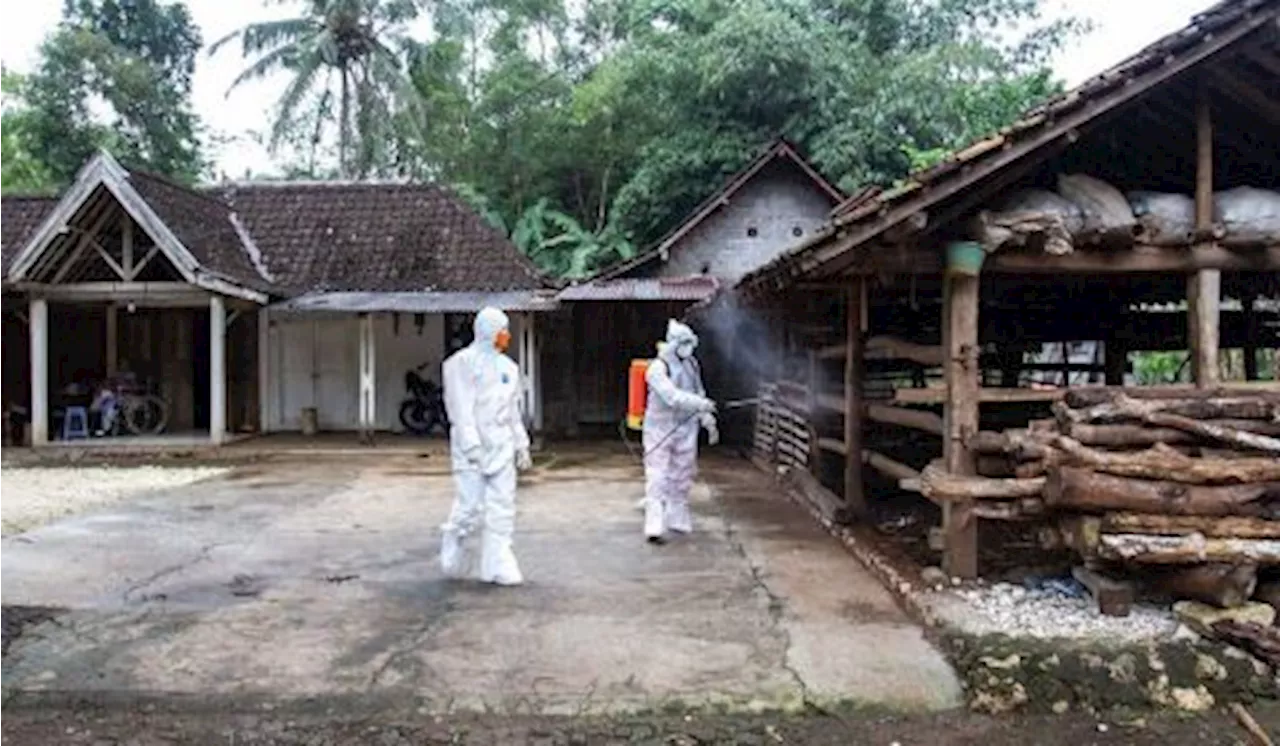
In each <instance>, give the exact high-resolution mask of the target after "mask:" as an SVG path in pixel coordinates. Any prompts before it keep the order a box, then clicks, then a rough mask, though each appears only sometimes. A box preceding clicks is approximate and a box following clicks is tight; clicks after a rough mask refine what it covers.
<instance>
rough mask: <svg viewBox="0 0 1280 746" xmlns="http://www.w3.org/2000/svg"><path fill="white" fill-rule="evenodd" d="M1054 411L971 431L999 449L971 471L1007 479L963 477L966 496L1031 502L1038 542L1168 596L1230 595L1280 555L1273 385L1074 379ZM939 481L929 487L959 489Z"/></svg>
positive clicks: (1239, 594)
mask: <svg viewBox="0 0 1280 746" xmlns="http://www.w3.org/2000/svg"><path fill="white" fill-rule="evenodd" d="M1053 414H1054V416H1053V418H1052V419H1048V420H1038V421H1033V422H1031V423H1030V424H1029V426H1028V427H1027V428H1023V429H1017V430H1009V431H1005V432H1002V433H991V432H982V433H978V434H977V435H975V436H974V437H972V438H970V440H969V444H970V446H971V447H973V448H974V450H976V451H978V452H979V453H981V454H984V456H985V458H986V459H987V460H992V459H995V460H999V459H1004V460H1005V465H1003V466H993V467H984V466H983V461H982V460H980V461H979V468H980V469H985V468H992V469H993V470H997V469H1002V468H1008V466H1012V471H1013V474H1014V478H1012V479H992V478H981V479H978V478H974V479H971V480H967V485H968V487H967V493H966V494H965V496H967V497H973V498H980V499H981V498H985V499H991V498H992V497H994V496H996V495H997V494H998V495H999V496H1000V497H1001V498H1003V499H1005V500H1018V501H1032V502H1031V505H1033V506H1034V507H1033V510H1039V511H1040V513H1041V514H1042V515H1044V516H1047V517H1048V518H1049V519H1050V520H1051V523H1050V525H1049V526H1047V527H1046V528H1045V529H1044V530H1042V531H1041V541H1042V544H1044V545H1045V546H1046V547H1062V546H1065V547H1067V548H1070V549H1071V550H1073V551H1075V552H1076V553H1078V554H1080V555H1081V556H1082V557H1083V558H1084V560H1085V562H1086V564H1087V565H1089V566H1090V567H1108V568H1109V570H1110V571H1111V572H1115V571H1117V570H1118V571H1120V572H1122V573H1123V574H1125V575H1128V576H1131V577H1132V578H1133V579H1135V580H1140V581H1141V582H1142V583H1143V585H1144V586H1145V587H1147V588H1149V589H1154V590H1158V591H1161V592H1163V593H1165V594H1167V595H1169V596H1172V597H1174V598H1186V599H1194V600H1199V601H1203V602H1206V603H1212V604H1216V605H1218V606H1222V607H1233V606H1239V605H1241V604H1243V603H1245V602H1247V601H1248V600H1249V599H1250V597H1251V596H1254V594H1255V592H1256V588H1257V570H1258V568H1259V567H1265V566H1275V565H1280V392H1270V391H1268V392H1262V393H1250V394H1248V395H1244V394H1240V393H1231V392H1221V391H1205V392H1190V393H1188V392H1184V393H1181V394H1179V395H1178V397H1177V398H1155V397H1151V398H1146V397H1143V396H1142V392H1140V390H1131V391H1124V390H1116V389H1077V390H1074V391H1071V392H1069V393H1068V394H1067V395H1066V396H1065V397H1063V400H1062V401H1059V402H1057V403H1055V404H1054V407H1053ZM952 479H955V478H954V477H952ZM923 481H924V483H925V488H926V490H927V489H930V481H929V479H927V478H926V479H925V480H923ZM938 485H939V486H938V487H936V488H934V495H933V496H934V497H935V498H937V497H939V496H943V497H945V496H946V494H950V493H952V492H962V491H964V490H960V489H958V488H957V487H955V486H953V485H948V484H944V483H941V482H939V483H938ZM1037 485H1039V489H1038V490H1037V489H1036V486H1037ZM1036 503H1038V504H1036ZM1020 507H1021V503H1020Z"/></svg>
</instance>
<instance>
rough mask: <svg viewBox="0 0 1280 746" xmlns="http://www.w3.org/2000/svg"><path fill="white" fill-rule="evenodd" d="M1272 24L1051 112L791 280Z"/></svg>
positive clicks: (1239, 29) (834, 267)
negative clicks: (1028, 132)
mask: <svg viewBox="0 0 1280 746" xmlns="http://www.w3.org/2000/svg"><path fill="white" fill-rule="evenodd" d="M1271 22H1272V21H1271V19H1270V17H1269V16H1267V15H1266V14H1259V15H1257V16H1254V17H1252V18H1248V19H1246V20H1244V21H1242V22H1241V23H1240V24H1239V25H1238V26H1236V27H1235V28H1233V29H1230V30H1228V31H1225V32H1224V33H1222V34H1221V35H1219V36H1215V37H1213V38H1212V39H1209V40H1208V41H1206V42H1205V43H1204V44H1201V45H1199V46H1198V47H1197V48H1195V49H1194V51H1188V52H1186V53H1184V54H1183V55H1182V56H1180V57H1177V58H1174V59H1173V60H1171V61H1170V62H1168V63H1167V64H1164V65H1158V66H1155V67H1153V68H1152V69H1151V70H1149V71H1147V72H1145V73H1142V74H1140V75H1136V76H1134V77H1133V78H1132V79H1130V80H1128V81H1126V84H1125V85H1122V86H1118V87H1117V88H1116V89H1115V90H1114V92H1112V93H1109V94H1106V95H1103V96H1099V97H1097V98H1095V99H1093V100H1092V101H1091V102H1090V103H1089V105H1087V106H1078V107H1076V108H1074V109H1071V110H1069V111H1067V112H1066V113H1065V114H1063V115H1061V116H1058V117H1056V118H1054V116H1053V114H1054V113H1053V112H1045V113H1044V114H1043V117H1044V121H1045V126H1044V129H1043V131H1042V132H1041V133H1040V134H1039V135H1038V136H1033V137H1028V138H1027V139H1026V140H1023V141H1021V142H1016V143H1010V144H1009V145H1008V146H1007V147H1005V148H1003V149H1002V150H1000V151H999V152H997V153H996V154H995V155H993V156H991V157H990V158H989V159H988V162H987V163H984V164H982V167H981V168H977V167H974V168H971V169H969V170H968V171H961V172H960V174H959V175H958V176H956V177H955V178H952V179H949V180H946V181H942V182H941V183H938V184H935V185H932V186H931V187H930V188H929V190H928V191H927V192H926V194H927V198H926V199H906V200H902V201H901V202H900V203H899V204H898V205H897V206H895V207H891V208H890V207H883V206H882V207H880V208H879V209H881V210H882V211H883V212H882V214H881V215H880V216H879V217H876V218H875V219H874V220H872V221H869V222H868V223H866V224H864V225H861V226H857V227H855V228H853V229H852V230H848V231H847V233H846V234H845V235H844V236H843V237H841V238H839V239H837V240H835V241H833V242H831V243H829V244H828V245H825V246H818V247H815V248H814V249H812V250H809V251H806V252H805V254H804V255H803V256H796V257H795V259H794V260H793V261H792V262H791V263H790V264H791V266H792V267H794V269H793V270H792V272H791V276H792V277H799V276H804V275H810V274H823V273H827V272H831V271H839V269H841V268H842V267H843V266H847V265H848V264H849V263H850V262H851V261H853V260H854V257H851V256H849V254H850V252H849V249H851V248H853V247H856V246H859V245H861V244H864V243H866V242H868V241H869V240H870V239H872V238H874V237H875V236H876V235H877V234H879V233H880V232H881V231H883V230H885V229H887V228H889V227H892V226H893V225H896V224H897V223H900V222H902V221H904V220H906V219H908V218H909V217H910V216H911V215H913V214H914V213H916V212H918V211H920V210H922V209H929V208H930V206H931V205H932V204H935V203H937V202H940V201H941V200H944V199H946V198H948V197H950V196H952V195H954V194H956V193H958V192H961V191H963V190H965V189H968V188H969V187H971V186H973V185H974V184H975V183H977V182H979V181H981V180H982V179H983V178H985V177H986V176H988V175H989V174H991V173H992V172H993V171H997V170H1000V169H1004V168H1007V167H1009V166H1010V165H1012V164H1014V163H1015V162H1017V161H1019V160H1021V159H1023V158H1026V157H1028V156H1033V155H1035V154H1036V153H1037V151H1040V150H1041V148H1043V147H1045V146H1046V145H1048V144H1050V143H1053V142H1055V141H1057V140H1059V139H1062V138H1065V137H1070V136H1072V135H1073V134H1074V135H1075V136H1076V137H1078V136H1079V133H1078V132H1076V130H1077V128H1079V127H1083V126H1085V125H1087V124H1092V123H1094V122H1096V121H1097V120H1098V119H1099V118H1100V117H1101V116H1102V115H1103V114H1105V113H1107V112H1109V111H1112V110H1114V109H1116V108H1117V107H1119V106H1121V105H1123V104H1125V103H1128V102H1129V101H1131V100H1133V99H1134V98H1136V97H1138V96H1140V95H1142V93H1143V92H1145V91H1147V90H1148V89H1150V88H1151V87H1152V86H1154V85H1156V84H1157V83H1160V82H1162V81H1164V80H1167V79H1169V78H1171V77H1173V76H1175V75H1178V74H1180V73H1181V72H1183V71H1184V70H1187V69H1188V68H1190V67H1192V66H1194V65H1196V64H1197V63H1199V62H1200V61H1201V60H1204V59H1206V58H1208V57H1209V56H1211V55H1213V54H1215V53H1217V52H1218V51H1220V50H1222V49H1223V48H1225V47H1228V46H1230V45H1231V44H1233V43H1234V42H1235V41H1236V40H1237V39H1240V38H1241V37H1244V36H1246V35H1248V34H1250V33H1252V32H1253V31H1254V30H1255V29H1257V28H1259V27H1260V26H1263V25H1265V24H1267V23H1271ZM874 204H875V203H873V205H874ZM872 209H875V208H874V207H873V206H872V205H868V206H867V207H864V208H859V209H857V210H854V211H853V212H851V213H850V214H849V215H848V216H846V217H845V218H844V220H843V221H840V222H843V223H846V224H847V223H848V222H852V221H853V220H856V219H860V218H863V217H868V216H869V214H868V213H869V211H870V210H872ZM944 222H945V221H942V220H941V219H935V220H932V221H930V225H931V226H941V225H943V224H944ZM841 262H843V264H842V263H841ZM771 281H773V282H776V280H774V279H773V278H772V277H769V276H762V277H760V278H758V279H757V280H756V282H753V283H752V284H753V285H755V284H762V285H763V284H764V283H766V282H771Z"/></svg>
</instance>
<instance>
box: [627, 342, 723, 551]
mask: <svg viewBox="0 0 1280 746" xmlns="http://www.w3.org/2000/svg"><path fill="white" fill-rule="evenodd" d="M697 346H698V336H697V335H696V334H694V332H693V330H692V329H690V328H689V327H688V326H685V325H684V324H681V323H680V322H678V321H675V320H674V319H673V320H671V321H668V322H667V338H666V343H665V344H664V345H661V347H660V350H659V353H658V357H657V358H656V359H655V360H654V361H653V362H652V363H651V364H650V365H649V369H648V371H646V373H645V383H646V384H647V385H648V388H649V396H648V400H647V402H646V404H645V413H644V437H643V441H644V481H645V489H644V492H645V504H644V535H645V537H646V538H647V539H649V540H650V541H653V542H661V541H663V537H664V535H665V534H666V532H667V531H668V530H671V531H675V532H677V533H684V534H687V533H689V532H690V531H692V530H693V522H692V518H691V517H690V515H689V490H690V488H691V487H693V480H694V478H695V477H696V476H697V472H698V426H699V424H701V425H702V427H704V428H706V430H707V432H708V434H709V435H710V437H711V442H712V443H713V444H714V443H715V442H716V440H717V439H718V437H719V435H718V433H717V432H716V420H715V415H714V414H712V413H713V412H714V411H715V403H714V402H712V401H711V400H710V399H708V398H707V397H706V389H705V388H703V385H702V375H701V373H700V372H699V369H698V361H697V359H696V358H694V356H693V351H694V350H695V349H696V348H697Z"/></svg>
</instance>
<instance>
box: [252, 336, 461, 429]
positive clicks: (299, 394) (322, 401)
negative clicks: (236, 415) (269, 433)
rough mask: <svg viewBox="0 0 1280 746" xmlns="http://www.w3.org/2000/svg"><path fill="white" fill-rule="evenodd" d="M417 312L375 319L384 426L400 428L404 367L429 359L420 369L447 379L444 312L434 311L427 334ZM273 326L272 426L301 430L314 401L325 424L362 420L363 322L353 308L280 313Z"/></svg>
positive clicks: (350, 425)
mask: <svg viewBox="0 0 1280 746" xmlns="http://www.w3.org/2000/svg"><path fill="white" fill-rule="evenodd" d="M413 318H414V317H413V314H400V322H399V328H398V330H397V328H396V323H395V321H394V319H393V317H392V314H379V315H378V316H377V317H376V318H375V319H374V336H375V345H376V348H377V350H376V351H377V360H376V363H375V366H376V369H375V375H376V380H377V384H376V389H377V390H376V395H377V413H376V414H377V427H378V429H380V430H400V429H402V428H401V427H400V417H399V413H400V402H402V401H403V400H404V399H405V397H406V395H407V392H406V391H405V388H404V374H405V371H407V370H409V369H410V368H411V367H413V366H416V365H420V364H422V363H424V362H425V363H427V367H426V368H425V369H423V370H422V371H421V373H420V374H421V375H423V376H424V377H427V378H430V379H432V380H434V381H435V382H436V383H439V382H440V363H441V362H442V360H441V358H442V354H443V351H444V317H443V316H440V315H438V314H427V315H426V316H425V323H424V324H423V327H422V330H421V334H419V330H418V328H417V326H416V325H415V324H414V321H413ZM271 320H272V324H271V327H270V329H269V331H268V336H267V345H268V353H267V360H268V371H267V380H268V382H269V383H268V391H267V399H268V405H267V423H268V428H269V429H270V430H273V431H296V430H300V429H301V418H302V409H303V408H304V407H315V408H316V414H317V416H318V419H319V425H320V429H321V430H355V429H357V428H358V427H359V420H360V410H359V382H360V369H359V361H360V327H359V318H358V317H357V316H356V315H354V314H351V315H342V316H338V315H333V314H311V315H290V316H284V315H282V314H279V313H273V314H272V316H271Z"/></svg>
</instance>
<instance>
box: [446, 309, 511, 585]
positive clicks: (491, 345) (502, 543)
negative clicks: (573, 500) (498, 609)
mask: <svg viewBox="0 0 1280 746" xmlns="http://www.w3.org/2000/svg"><path fill="white" fill-rule="evenodd" d="M510 337H511V332H510V329H509V324H508V321H507V315H506V314H505V313H503V312H502V311H500V310H498V309H496V308H485V309H483V310H481V311H480V313H478V314H476V320H475V339H474V340H473V341H472V342H471V344H470V345H469V346H467V347H465V348H463V349H461V350H459V351H457V352H455V353H454V354H452V355H450V356H449V358H448V359H447V360H445V361H444V365H443V371H442V376H441V377H442V378H443V380H444V400H445V408H446V410H448V414H449V455H450V459H451V461H452V466H453V478H454V485H455V489H456V490H457V494H456V495H455V497H454V501H453V509H452V510H451V511H450V513H449V520H448V521H447V522H446V523H445V524H444V525H443V526H441V527H440V530H441V534H442V536H441V542H440V565H441V568H442V569H443V570H444V572H445V574H446V575H448V576H450V577H454V578H472V579H475V580H480V581H482V582H486V583H497V584H499V585H519V584H520V583H522V582H523V581H524V577H523V576H522V575H521V573H520V566H519V564H518V563H517V562H516V556H515V553H514V551H512V548H511V543H512V536H511V535H512V532H513V531H514V529H515V516H516V469H517V468H519V469H521V470H523V469H527V468H529V466H530V465H531V461H530V457H529V434H528V432H526V431H525V428H524V421H523V419H522V417H521V413H520V370H519V368H518V367H517V366H516V364H515V361H513V360H512V359H511V358H509V357H507V356H506V355H505V354H504V350H505V349H506V345H507V344H508V343H509V342H510ZM477 544H478V547H477V546H476V545H477ZM477 549H478V552H477Z"/></svg>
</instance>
